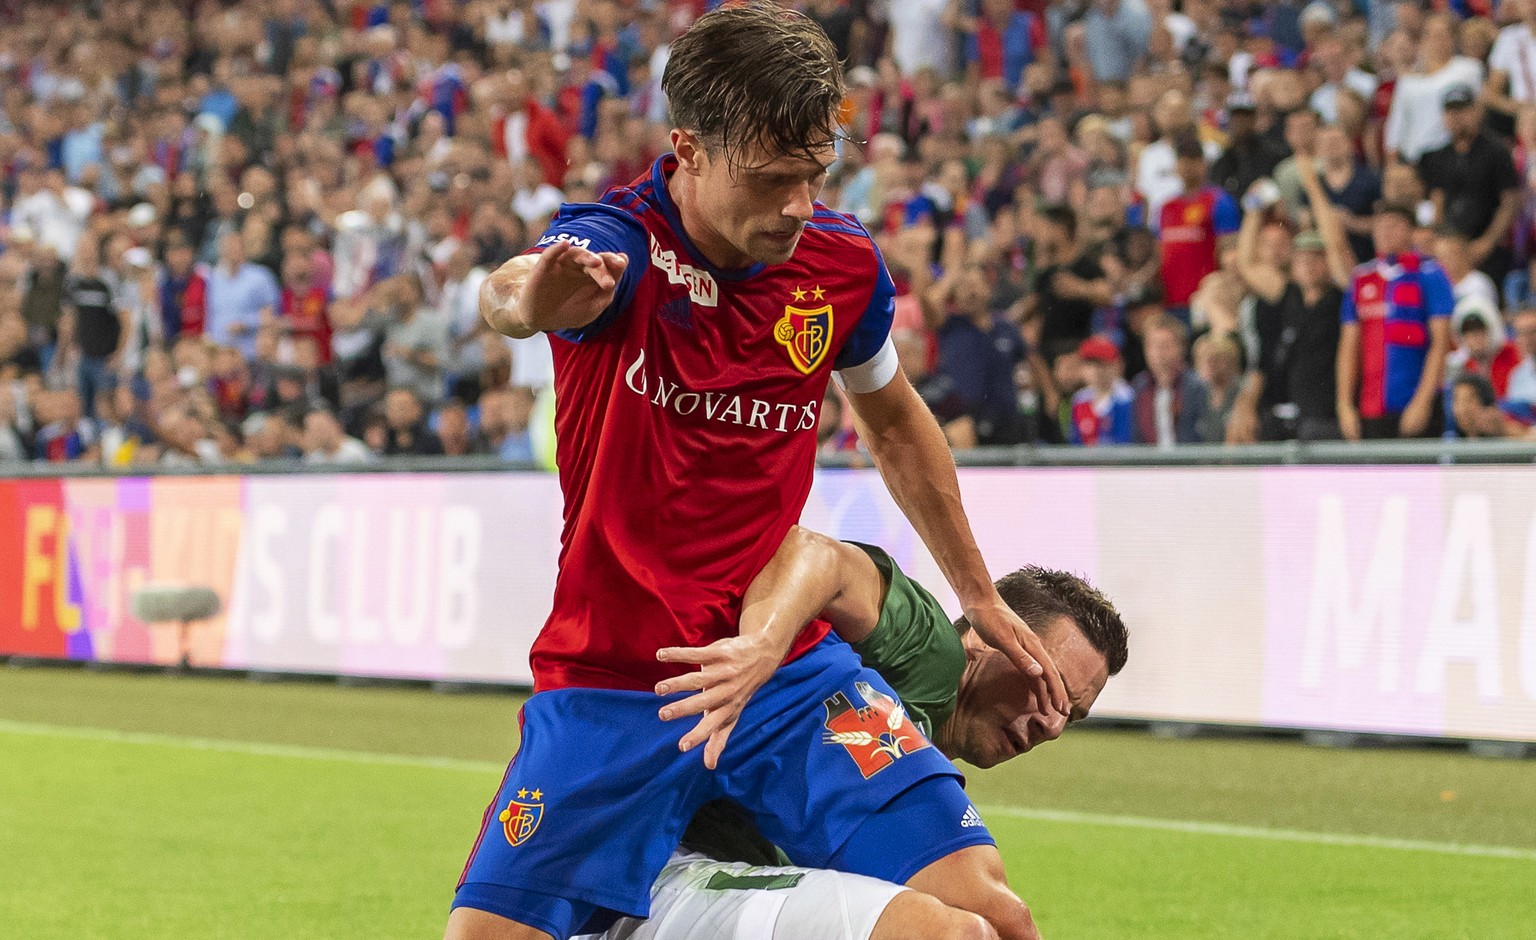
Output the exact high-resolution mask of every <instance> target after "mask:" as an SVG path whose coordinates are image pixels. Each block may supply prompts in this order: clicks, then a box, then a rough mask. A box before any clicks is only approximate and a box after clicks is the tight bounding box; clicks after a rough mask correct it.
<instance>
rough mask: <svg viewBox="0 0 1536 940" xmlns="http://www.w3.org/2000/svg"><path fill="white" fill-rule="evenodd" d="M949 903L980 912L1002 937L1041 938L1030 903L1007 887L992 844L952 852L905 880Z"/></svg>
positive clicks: (1015, 939) (1005, 939)
mask: <svg viewBox="0 0 1536 940" xmlns="http://www.w3.org/2000/svg"><path fill="white" fill-rule="evenodd" d="M907 887H909V888H914V889H916V890H918V891H922V892H924V893H926V894H931V895H933V896H934V897H935V898H938V899H939V900H940V901H942V902H944V903H945V904H947V905H949V906H951V907H958V908H960V909H961V910H965V911H970V912H971V913H973V914H980V915H981V916H982V917H984V918H986V920H987V923H989V924H991V925H992V928H993V929H994V930H996V931H997V935H998V936H999V937H1001V938H1002V940H1040V931H1039V930H1037V929H1036V928H1035V920H1034V917H1032V916H1031V915H1030V913H1029V906H1028V905H1027V904H1025V903H1024V902H1023V901H1021V900H1019V896H1018V895H1016V894H1014V893H1013V890H1012V889H1011V888H1009V887H1008V875H1007V873H1006V872H1004V870H1003V857H1002V855H1000V854H999V853H998V851H997V848H996V847H995V846H990V845H973V846H971V847H970V848H965V849H961V850H960V851H958V852H951V853H950V854H949V855H946V856H944V857H943V858H941V859H939V860H938V861H936V862H934V863H933V864H931V865H929V866H928V867H926V868H924V869H923V870H922V871H920V872H918V873H917V874H915V875H913V876H912V878H911V879H910V880H908V881H907Z"/></svg>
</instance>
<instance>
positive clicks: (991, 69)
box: [960, 0, 1045, 89]
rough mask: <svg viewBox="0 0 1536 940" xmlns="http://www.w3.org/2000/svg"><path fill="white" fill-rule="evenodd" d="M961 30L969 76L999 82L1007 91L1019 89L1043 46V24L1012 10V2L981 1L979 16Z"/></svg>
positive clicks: (1033, 16)
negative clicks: (964, 36) (1021, 80)
mask: <svg viewBox="0 0 1536 940" xmlns="http://www.w3.org/2000/svg"><path fill="white" fill-rule="evenodd" d="M960 29H961V32H963V33H969V34H970V35H969V37H968V38H967V39H966V41H965V61H966V64H967V65H968V66H969V67H970V69H971V71H972V74H973V75H974V76H975V77H977V78H982V79H994V80H995V79H1002V82H1003V85H1004V87H1006V88H1009V89H1016V88H1018V87H1019V80H1020V79H1022V78H1023V77H1024V69H1026V68H1028V67H1029V64H1030V63H1031V62H1033V61H1034V60H1035V50H1037V49H1040V48H1042V47H1044V46H1045V24H1044V23H1043V22H1042V21H1041V20H1040V18H1039V17H1037V16H1035V15H1034V14H1033V13H1026V12H1024V11H1022V10H1018V9H1015V8H1014V4H1013V0H981V15H980V16H978V17H976V18H975V19H969V20H963V21H962V22H961V23H960Z"/></svg>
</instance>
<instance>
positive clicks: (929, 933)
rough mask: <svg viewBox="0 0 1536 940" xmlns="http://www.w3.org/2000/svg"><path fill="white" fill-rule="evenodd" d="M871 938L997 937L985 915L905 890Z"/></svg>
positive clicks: (887, 909)
mask: <svg viewBox="0 0 1536 940" xmlns="http://www.w3.org/2000/svg"><path fill="white" fill-rule="evenodd" d="M869 940H998V937H997V931H995V930H993V929H992V927H991V925H990V924H988V923H987V922H986V920H985V919H983V918H982V917H980V916H978V915H976V914H972V913H970V912H968V911H962V910H959V909H957V908H953V907H948V906H946V905H944V904H943V903H941V902H940V901H939V900H938V899H936V898H933V897H930V896H929V895H926V894H923V893H922V892H920V891H903V892H902V893H900V894H898V895H896V897H894V898H892V899H891V903H890V904H887V905H886V906H885V912H884V913H882V914H881V915H880V919H879V920H878V921H876V922H875V930H874V932H873V933H871V934H870V935H869Z"/></svg>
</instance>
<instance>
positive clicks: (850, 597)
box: [656, 526, 885, 769]
mask: <svg viewBox="0 0 1536 940" xmlns="http://www.w3.org/2000/svg"><path fill="white" fill-rule="evenodd" d="M884 593H885V581H884V578H883V577H882V576H881V574H880V570H879V569H878V568H876V567H875V564H874V562H872V561H870V559H869V556H868V555H867V554H865V553H864V552H863V551H862V550H861V549H858V548H855V547H854V546H852V545H847V544H844V543H842V542H839V541H837V540H836V539H833V538H828V537H827V536H825V535H822V534H820V533H819V532H812V531H811V530H810V529H805V528H802V527H800V526H794V527H793V528H791V529H790V531H789V534H788V535H787V536H785V537H784V541H783V542H782V543H781V544H780V545H779V550H778V551H777V552H776V553H775V554H774V556H773V558H772V560H770V561H769V562H768V564H767V566H766V567H764V568H763V570H762V571H760V572H759V573H758V575H757V577H756V578H754V579H753V581H752V583H751V585H749V586H748V587H747V593H746V596H745V598H744V599H743V601H742V608H741V627H740V630H739V632H738V634H737V635H736V636H733V637H726V638H725V639H723V640H717V641H715V642H714V643H711V644H710V645H708V646H704V647H699V648H696V649H694V648H686V647H669V648H667V649H663V650H659V651H658V652H657V654H656V658H657V659H659V660H661V661H662V662H672V663H693V664H696V665H698V666H699V670H698V671H697V672H690V673H687V674H685V675H681V676H677V677H675V678H672V679H667V680H664V681H662V682H659V683H657V685H656V692H657V694H658V695H671V694H673V693H676V692H695V693H697V694H696V695H691V696H689V697H688V698H685V699H681V700H679V701H676V702H670V703H668V704H666V705H664V706H662V708H661V711H660V715H661V717H662V719H663V720H667V721H670V720H673V719H677V718H685V717H687V716H689V715H702V716H703V717H702V718H701V719H700V720H699V723H698V724H697V725H695V726H694V727H693V729H692V730H690V731H689V732H688V733H687V734H686V735H684V736H683V738H682V740H681V741H680V742H679V745H678V746H679V747H681V748H682V749H683V750H685V751H686V750H689V749H691V748H694V747H697V746H698V745H700V744H704V745H705V748H704V763H705V765H706V766H707V767H709V768H711V769H714V767H715V766H716V765H717V764H718V762H719V760H720V754H721V752H722V751H724V750H725V744H726V741H727V740H728V739H729V738H730V734H731V731H732V729H734V728H735V727H736V721H737V719H738V718H739V717H740V716H741V711H742V709H743V708H745V707H746V705H747V701H748V700H749V699H751V698H752V695H753V693H755V692H756V691H757V690H758V689H759V688H761V687H762V685H763V683H765V682H767V681H768V678H769V677H770V676H772V675H773V671H774V670H775V669H777V668H778V667H779V664H780V663H782V662H783V661H784V657H785V656H787V655H788V654H789V649H790V647H791V646H792V645H793V644H794V641H795V637H797V636H799V634H800V631H801V630H802V629H804V628H805V625H806V624H808V623H810V622H811V620H813V619H814V618H815V617H817V616H818V615H820V616H823V617H825V618H826V619H827V620H828V621H830V622H831V623H832V626H833V628H834V629H835V630H837V632H838V635H840V636H841V637H842V638H843V639H845V640H847V641H849V642H850V643H857V642H859V641H860V640H862V639H864V638H865V637H867V636H869V634H870V632H871V631H873V630H874V629H875V624H876V623H878V622H879V620H880V606H881V600H882V598H883V596H884Z"/></svg>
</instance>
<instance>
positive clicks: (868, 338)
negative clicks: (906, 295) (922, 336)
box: [832, 239, 898, 394]
mask: <svg viewBox="0 0 1536 940" xmlns="http://www.w3.org/2000/svg"><path fill="white" fill-rule="evenodd" d="M870 247H871V248H873V249H874V252H875V289H874V291H873V292H872V293H871V294H870V298H869V305H868V306H867V307H865V308H864V312H863V313H862V314H860V316H859V322H858V324H857V325H855V326H854V328H853V332H852V333H850V334H849V335H848V341H847V342H846V343H844V344H843V348H842V351H841V352H839V353H838V354H837V359H836V360H834V361H833V363H832V368H833V369H835V370H837V373H838V380H839V382H840V383H841V384H842V386H843V387H844V388H845V389H847V390H848V391H850V392H855V393H859V394H868V393H870V392H877V391H879V390H880V389H882V388H884V387H885V386H886V385H888V384H889V383H890V381H891V379H893V378H895V377H896V370H897V368H898V365H897V361H896V347H895V346H894V345H893V344H892V343H891V322H892V321H893V320H894V319H895V318H896V285H895V284H894V283H893V282H892V281H891V273H890V272H889V271H887V270H886V267H885V258H884V257H883V256H882V255H881V254H880V249H879V248H877V247H875V245H874V241H873V239H871V241H870Z"/></svg>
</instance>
